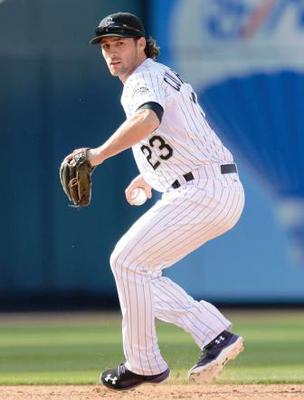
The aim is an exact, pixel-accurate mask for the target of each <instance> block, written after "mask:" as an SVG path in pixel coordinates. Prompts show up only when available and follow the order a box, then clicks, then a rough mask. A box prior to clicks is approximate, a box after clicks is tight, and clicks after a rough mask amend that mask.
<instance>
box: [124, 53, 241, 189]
mask: <svg viewBox="0 0 304 400" xmlns="http://www.w3.org/2000/svg"><path fill="white" fill-rule="evenodd" d="M150 101H151V102H156V103H158V104H160V105H161V106H162V107H163V109H164V114H163V118H162V121H161V124H160V126H159V127H158V129H156V130H155V131H154V132H153V133H151V134H150V135H149V136H148V137H147V138H145V139H144V140H142V141H140V142H139V143H137V144H136V145H135V146H133V148H132V150H133V154H134V157H135V160H136V163H137V166H138V169H139V171H140V173H141V175H142V176H143V178H144V179H145V180H146V182H148V183H149V184H150V185H151V186H152V187H153V188H154V189H156V190H158V191H160V192H164V191H166V190H167V189H168V188H169V187H170V186H171V184H172V183H173V182H174V181H175V180H176V179H178V178H180V177H181V176H182V175H184V174H186V173H188V172H190V171H195V170H198V169H199V168H200V167H201V166H203V165H210V164H211V165H214V164H216V165H219V164H229V163H231V162H233V157H232V154H231V153H230V151H229V150H228V149H227V148H226V147H225V146H224V145H223V143H222V142H221V140H220V139H219V138H218V136H217V135H216V134H215V132H214V131H213V130H212V128H211V127H210V126H209V124H208V122H207V120H206V118H205V114H204V112H203V110H202V108H201V107H200V105H199V104H198V101H197V96H196V94H195V92H194V90H193V89H192V87H191V85H190V84H188V83H186V82H184V81H183V80H182V79H181V77H180V76H179V75H177V74H176V73H175V72H173V71H172V70H171V69H170V68H168V67H167V66H165V65H163V64H160V63H158V62H155V61H153V60H152V59H150V58H148V59H146V60H145V61H144V62H143V63H142V64H141V65H140V66H139V67H138V68H137V69H136V70H135V71H134V72H133V73H132V74H131V75H130V76H129V77H128V79H127V80H126V82H125V84H124V89H123V93H122V96H121V104H122V106H123V108H124V111H125V113H126V116H127V118H128V117H130V116H131V115H133V114H134V113H135V112H136V111H137V109H138V108H139V107H140V106H141V105H143V104H144V103H147V102H150Z"/></svg>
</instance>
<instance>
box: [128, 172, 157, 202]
mask: <svg viewBox="0 0 304 400" xmlns="http://www.w3.org/2000/svg"><path fill="white" fill-rule="evenodd" d="M137 188H141V189H144V191H145V193H146V195H147V197H148V199H151V197H152V187H151V186H150V185H149V184H148V183H147V182H146V181H145V180H144V178H143V177H142V176H141V175H138V176H137V177H136V178H134V179H133V181H132V182H131V183H130V185H129V186H128V187H127V188H126V190H125V195H126V199H127V202H128V203H129V204H130V205H132V204H133V203H132V192H133V190H134V189H137Z"/></svg>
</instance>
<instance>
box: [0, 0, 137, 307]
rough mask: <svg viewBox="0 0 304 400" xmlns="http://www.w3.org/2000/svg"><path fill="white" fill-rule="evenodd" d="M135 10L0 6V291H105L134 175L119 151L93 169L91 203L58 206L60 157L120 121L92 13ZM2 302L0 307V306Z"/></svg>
mask: <svg viewBox="0 0 304 400" xmlns="http://www.w3.org/2000/svg"><path fill="white" fill-rule="evenodd" d="M117 10H129V11H130V12H134V13H138V14H142V4H141V2H140V1H133V2H132V4H130V2H128V1H123V0H121V1H118V0H117V1H116V2H115V5H113V3H112V2H111V1H100V0H90V1H89V2H84V1H82V0H52V1H50V0H9V1H4V2H1V3H0V68H1V75H0V102H1V107H0V124H1V125H0V148H1V153H2V157H1V161H0V163H1V176H2V187H1V196H0V210H1V211H0V212H1V227H2V229H1V234H0V235H1V237H0V243H1V252H0V295H1V296H3V298H5V297H6V296H9V295H10V296H15V295H20V294H24V295H31V294H33V293H36V294H54V293H65V294H69V293H74V292H75V293H83V294H100V295H101V296H107V295H110V296H112V295H113V294H114V295H115V293H116V289H115V284H114V280H113V278H112V273H111V271H110V268H109V265H108V258H109V255H110V253H111V251H112V248H113V246H114V244H115V242H116V241H117V239H118V238H119V236H120V235H121V234H122V233H123V232H124V231H125V230H126V229H127V227H128V226H129V225H130V224H131V222H132V221H133V220H135V219H136V218H137V216H138V214H139V213H141V212H142V210H139V209H136V208H131V207H128V206H127V205H126V202H125V200H124V189H125V186H126V185H127V184H128V182H129V180H130V179H131V178H133V177H134V175H135V174H136V167H135V164H134V162H133V160H132V157H131V155H130V154H129V153H126V154H122V155H120V156H118V157H116V158H115V159H113V160H109V161H108V162H106V163H105V164H104V165H103V167H102V168H100V169H98V170H97V171H96V172H95V174H94V182H95V184H94V190H93V192H94V193H93V201H92V205H91V206H90V207H89V208H87V209H82V210H75V209H73V208H70V207H68V203H67V199H66V197H65V195H64V194H63V191H62V189H61V186H60V183H59V176H58V168H59V165H60V162H61V160H62V159H63V157H64V156H65V155H66V154H67V153H69V152H70V151H71V150H73V149H74V148H77V147H82V146H91V147H93V146H97V145H99V144H101V143H102V142H103V141H104V140H105V139H106V138H107V137H108V136H109V135H110V134H111V133H112V132H113V131H114V130H115V128H116V127H117V126H118V125H119V124H120V123H121V122H122V121H123V119H124V115H123V111H122V109H121V106H120V93H121V90H122V87H121V83H120V81H118V80H117V79H113V78H112V77H111V76H110V75H109V73H108V71H107V68H106V66H105V64H104V61H103V60H102V57H101V52H100V49H99V47H98V46H91V45H89V44H88V41H89V39H90V38H91V37H92V35H93V33H94V30H95V27H96V25H97V24H98V23H99V21H100V19H101V18H102V17H103V16H105V15H107V14H109V13H111V12H115V11H117ZM3 306H5V305H3Z"/></svg>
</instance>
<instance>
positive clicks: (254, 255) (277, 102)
mask: <svg viewBox="0 0 304 400" xmlns="http://www.w3.org/2000/svg"><path fill="white" fill-rule="evenodd" d="M266 3H267V2H263V1H262V0H254V1H252V0H239V1H234V0H225V1H223V0H155V1H153V2H152V3H151V8H150V15H151V16H152V21H153V25H152V32H153V35H154V36H155V37H156V38H157V39H158V43H159V44H160V47H161V49H162V52H161V57H160V61H161V62H164V63H165V64H169V65H170V66H171V67H172V68H173V69H176V70H177V72H179V73H180V74H181V75H182V76H183V78H184V79H186V80H188V81H189V82H190V83H192V84H193V85H194V88H195V90H196V91H197V93H198V95H199V97H200V101H201V104H202V105H203V108H204V110H205V111H207V117H208V119H209V122H210V123H211V125H213V126H215V127H216V128H217V129H216V130H217V133H218V134H219V136H220V137H221V139H222V140H223V141H224V143H225V144H226V145H227V146H228V147H229V148H230V149H231V150H232V151H233V153H234V156H235V158H236V160H237V162H238V166H239V171H240V176H241V179H242V181H243V183H244V186H245V194H246V205H245V210H244V213H243V215H242V217H241V220H240V222H239V223H238V225H237V226H236V227H235V228H233V230H232V231H230V232H228V233H227V234H225V235H224V236H222V237H221V238H217V239H215V240H214V241H212V242H209V243H207V244H206V245H205V246H203V247H202V248H201V249H199V250H198V251H197V252H195V253H194V254H192V255H190V256H188V257H187V258H186V259H184V260H182V261H181V262H180V263H179V264H178V265H177V266H175V267H174V268H171V269H170V270H168V271H167V274H168V275H169V276H170V277H171V278H172V279H175V280H176V281H177V282H179V283H180V284H181V285H183V287H184V288H185V289H187V290H188V291H189V292H190V293H192V294H193V295H195V296H197V297H207V298H209V299H213V300H217V301H220V300H224V301H227V300H228V301H232V302H234V301H237V302H238V301H243V302H247V301H249V302H251V301H253V302H265V301H266V302H275V301H278V302H289V301H300V302H301V301H303V300H304V283H303V282H304V260H303V259H297V258H296V257H294V256H295V254H294V253H295V251H293V250H294V248H293V247H292V246H291V243H292V242H291V241H290V240H289V239H290V237H289V235H288V234H287V232H286V230H285V229H284V227H283V226H282V224H281V223H280V219H279V218H278V216H279V212H278V210H279V209H278V206H279V205H280V201H284V200H285V198H281V197H280V196H281V195H282V193H283V192H284V191H285V192H287V193H284V195H285V194H289V193H290V194H292V196H294V197H295V198H296V200H298V201H299V204H300V207H301V209H300V210H297V212H298V215H296V217H295V219H297V221H298V223H299V225H298V232H297V233H298V237H297V238H298V239H299V243H298V247H297V249H296V250H297V251H298V252H303V243H304V242H303V221H304V201H303V187H304V177H303V174H302V171H303V144H304V142H303V138H304V136H303V129H304V126H303V125H304V119H303V96H301V95H298V94H297V93H300V92H302V89H303V82H304V79H303V78H304V65H303V58H299V57H298V54H301V52H302V49H303V35H304V24H303V21H304V19H303V16H304V6H303V2H300V1H292V0H282V1H281V0H280V1H277V2H273V3H271V2H269V4H268V6H269V7H268V6H267V4H266ZM270 3H271V4H270ZM266 6H267V7H266ZM270 6H271V7H272V8H271V7H270ZM263 7H264V8H263ZM261 16H263V18H264V20H263V21H262V20H261ZM250 18H252V20H251V22H250ZM254 18H255V19H254ZM163 21H166V23H165V24H164V23H163ZM252 21H254V22H258V23H259V24H258V25H257V26H256V31H255V34H252V36H250V37H249V36H248V37H245V36H244V35H243V32H244V31H243V30H242V29H243V28H244V26H246V23H248V25H249V26H250V27H252V26H253V25H252ZM250 24H251V25H250ZM252 31H253V28H252ZM286 71H287V72H286ZM290 71H291V72H290ZM271 74H273V75H271ZM252 76H253V77H254V78H252ZM271 77H272V78H271ZM247 78H248V79H247ZM245 150H247V152H246V151H245ZM296 196H298V197H296ZM289 211H293V210H289ZM296 226H297V225H296ZM292 233H293V234H294V233H295V232H292ZM300 246H301V248H299V247H300Z"/></svg>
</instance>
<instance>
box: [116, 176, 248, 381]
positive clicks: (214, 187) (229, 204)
mask: <svg viewBox="0 0 304 400" xmlns="http://www.w3.org/2000/svg"><path fill="white" fill-rule="evenodd" d="M243 204H244V195H243V189H242V185H241V183H240V182H239V179H238V177H237V175H236V174H234V179H233V180H231V182H230V184H227V182H226V179H225V178H224V177H222V178H221V176H219V177H218V179H210V180H209V181H202V184H201V185H200V186H197V185H194V184H192V185H185V186H182V187H181V188H180V189H178V190H173V189H172V190H170V191H168V192H166V193H165V194H164V195H163V197H162V199H161V200H160V201H158V202H157V203H156V204H155V205H154V206H153V207H152V208H151V209H150V210H149V211H148V212H146V213H145V214H144V215H143V216H142V217H141V218H140V219H139V220H138V221H137V222H136V223H135V224H134V225H133V226H132V227H131V228H130V230H129V231H128V232H127V233H126V234H125V235H124V236H123V237H122V238H121V240H120V241H119V242H118V243H117V245H116V247H115V249H114V251H113V253H112V256H111V268H112V270H113V273H114V276H115V279H116V285H117V289H118V295H119V299H120V304H121V308H122V310H123V312H122V314H123V342H124V351H125V356H126V360H127V364H126V365H127V367H128V368H130V369H131V370H132V371H134V372H136V373H138V374H143V375H150V374H157V373H160V372H162V371H164V370H165V369H166V368H167V364H166V363H165V361H164V360H163V358H162V357H161V354H160V351H159V347H158V344H157V338H156V332H155V325H154V319H155V317H157V318H159V319H162V320H164V321H167V322H170V323H174V324H176V325H178V326H180V327H182V328H183V329H185V330H186V331H187V332H189V333H190V334H191V335H192V337H193V339H194V340H195V342H196V343H197V344H198V345H199V346H200V347H202V346H204V345H206V344H207V343H208V342H210V341H211V340H212V339H213V338H214V337H215V336H217V334H219V333H220V332H222V331H223V330H224V329H226V328H227V327H229V326H230V322H229V321H228V320H226V318H225V317H224V316H223V315H222V314H221V313H220V312H219V311H218V310H217V309H216V308H215V307H214V306H212V305H211V304H209V303H206V302H197V301H195V300H193V299H192V298H191V297H190V296H189V295H188V294H187V293H186V292H185V291H184V290H183V289H182V288H180V287H179V286H178V285H176V284H175V283H174V282H172V281H171V280H169V279H168V278H164V277H162V276H161V270H162V269H163V268H167V267H169V266H170V265H172V264H174V263H175V262H176V261H178V260H180V259H181V258H183V257H184V256H185V255H187V254H188V253H190V252H192V251H193V250H195V249H196V248H198V247H199V246H201V245H202V244H203V243H205V242H206V241H208V240H210V239H213V238H214V237H216V236H218V235H220V234H223V233H224V232H226V231H227V230H229V229H231V228H232V227H233V226H234V225H235V223H236V222H237V221H238V219H239V217H240V214H241V211H242V208H243Z"/></svg>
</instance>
